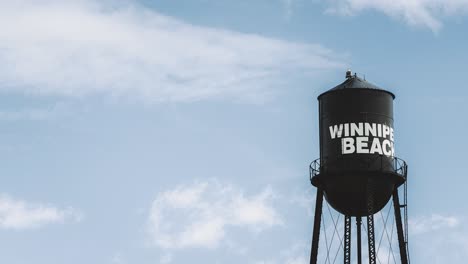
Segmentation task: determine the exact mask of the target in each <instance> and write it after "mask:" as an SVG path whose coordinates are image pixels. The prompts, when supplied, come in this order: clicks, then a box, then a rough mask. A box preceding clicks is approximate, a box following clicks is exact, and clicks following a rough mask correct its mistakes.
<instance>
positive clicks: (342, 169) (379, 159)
mask: <svg viewBox="0 0 468 264" xmlns="http://www.w3.org/2000/svg"><path fill="white" fill-rule="evenodd" d="M394 98H395V96H394V94H392V93H391V92H389V91H386V90H384V89H381V88H379V87H377V86H375V85H373V84H371V83H369V82H367V81H366V80H363V79H361V78H359V77H357V76H356V75H351V72H350V71H348V72H347V73H346V80H345V81H344V82H343V83H341V84H340V85H338V86H336V87H334V88H332V89H330V90H328V91H326V92H324V93H322V94H321V95H320V96H319V97H318V101H319V126H320V128H319V129H320V159H319V160H318V161H316V162H315V164H313V165H312V166H311V168H312V170H315V173H313V177H312V179H311V180H312V184H313V185H315V186H317V187H319V186H320V187H321V188H322V189H323V191H324V195H325V198H326V199H327V201H328V203H329V204H330V205H331V206H332V207H333V208H335V209H336V210H337V211H338V212H340V213H342V214H344V215H348V216H366V215H370V214H374V213H375V212H378V211H380V210H381V209H382V208H383V207H384V206H385V204H387V202H388V201H389V199H390V197H391V195H392V193H393V190H394V189H395V187H398V186H399V185H401V184H402V183H404V181H405V179H404V178H403V177H402V173H401V172H399V171H398V169H399V168H400V167H399V166H398V162H399V160H398V159H397V158H396V157H395V147H394V131H393V99H394Z"/></svg>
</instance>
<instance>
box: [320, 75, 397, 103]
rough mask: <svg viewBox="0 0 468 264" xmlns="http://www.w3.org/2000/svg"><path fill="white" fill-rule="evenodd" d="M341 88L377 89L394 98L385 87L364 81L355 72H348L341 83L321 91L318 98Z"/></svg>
mask: <svg viewBox="0 0 468 264" xmlns="http://www.w3.org/2000/svg"><path fill="white" fill-rule="evenodd" d="M343 89H372V90H379V91H383V92H387V93H389V94H391V95H392V97H393V98H395V95H394V94H393V93H391V92H389V91H387V90H385V89H382V88H380V87H378V86H377V85H375V84H372V83H370V82H368V81H366V80H365V79H362V78H359V77H358V76H357V75H356V74H354V75H351V74H350V73H349V74H348V72H347V74H346V80H345V81H344V82H342V83H341V84H339V85H337V86H335V87H333V88H332V89H330V90H328V91H326V92H324V93H322V94H321V95H319V98H320V97H321V96H322V95H324V94H327V93H330V92H333V91H337V90H343Z"/></svg>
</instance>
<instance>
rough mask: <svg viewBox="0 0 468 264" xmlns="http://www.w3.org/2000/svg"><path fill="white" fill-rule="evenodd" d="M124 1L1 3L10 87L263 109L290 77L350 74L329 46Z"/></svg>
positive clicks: (4, 69) (1, 46)
mask: <svg viewBox="0 0 468 264" xmlns="http://www.w3.org/2000/svg"><path fill="white" fill-rule="evenodd" d="M116 2H118V1H112V0H109V1H93V0H80V1H58V0H44V1H32V0H30V1H28V0H23V1H0V65H1V66H0V84H1V85H0V87H1V89H4V90H5V89H6V90H8V91H20V92H26V93H32V94H43V95H60V96H85V95H90V94H105V95H112V96H117V97H127V96H133V97H134V98H140V99H144V100H146V101H150V102H166V101H193V100H201V99H212V98H231V99H232V98H235V99H241V100H255V101H258V100H264V99H265V98H266V97H268V95H269V94H270V93H271V90H270V89H274V87H275V84H276V86H278V81H280V80H281V79H282V78H281V77H282V76H283V77H284V74H286V73H288V72H292V71H294V72H296V73H297V72H316V71H320V70H326V69H332V68H335V67H338V66H341V60H340V59H338V58H337V56H336V55H335V54H334V52H333V51H331V50H329V49H327V48H325V47H323V46H320V45H316V44H301V43H291V42H287V41H283V40H278V39H272V38H268V37H263V36H260V35H255V34H244V33H239V32H234V31H229V30H223V29H215V28H209V27H202V26H195V25H192V24H190V23H187V22H184V21H182V20H179V19H177V18H173V17H170V16H166V15H163V14H161V13H158V12H157V11H155V10H151V9H148V8H145V7H142V6H139V5H138V4H137V3H136V2H134V1H125V3H126V4H116ZM120 2H122V1H120Z"/></svg>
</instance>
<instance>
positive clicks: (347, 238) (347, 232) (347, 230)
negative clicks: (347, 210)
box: [343, 215, 351, 264]
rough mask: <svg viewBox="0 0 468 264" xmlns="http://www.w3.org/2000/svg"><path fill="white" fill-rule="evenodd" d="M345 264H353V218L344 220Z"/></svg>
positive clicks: (347, 217) (348, 217) (349, 217)
mask: <svg viewBox="0 0 468 264" xmlns="http://www.w3.org/2000/svg"><path fill="white" fill-rule="evenodd" d="M343 252H344V264H351V216H347V215H346V216H345V218H344V248H343Z"/></svg>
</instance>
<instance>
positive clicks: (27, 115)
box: [0, 103, 71, 121]
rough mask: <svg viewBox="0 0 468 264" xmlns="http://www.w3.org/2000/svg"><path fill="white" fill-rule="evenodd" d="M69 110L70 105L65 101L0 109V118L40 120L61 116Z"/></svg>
mask: <svg viewBox="0 0 468 264" xmlns="http://www.w3.org/2000/svg"><path fill="white" fill-rule="evenodd" d="M70 112H71V107H70V106H69V105H67V104H65V103H55V104H53V105H51V106H48V107H41V108H23V109H0V120H2V121H17V120H32V121H42V120H49V119H54V118H58V117H63V116H66V115H68V114H70Z"/></svg>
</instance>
